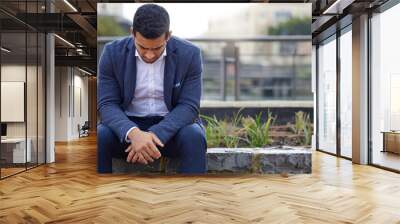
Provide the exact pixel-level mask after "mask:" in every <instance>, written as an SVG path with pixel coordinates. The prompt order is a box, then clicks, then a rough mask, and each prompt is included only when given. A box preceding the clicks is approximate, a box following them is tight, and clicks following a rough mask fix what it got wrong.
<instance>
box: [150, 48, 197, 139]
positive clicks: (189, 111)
mask: <svg viewBox="0 0 400 224" xmlns="http://www.w3.org/2000/svg"><path fill="white" fill-rule="evenodd" d="M189 63H190V65H189V68H188V71H187V74H186V76H185V78H184V80H183V82H182V84H181V85H182V87H181V88H182V89H181V92H180V95H179V98H178V100H177V104H176V106H175V107H174V108H173V109H172V110H171V111H170V112H169V113H168V114H167V115H166V116H165V117H164V119H163V120H162V121H161V122H159V123H158V124H156V125H153V126H151V127H150V128H149V131H151V132H153V133H154V134H156V135H157V137H158V138H159V139H160V140H161V142H162V143H164V144H165V143H166V142H168V140H170V139H171V138H172V137H173V136H174V135H175V134H176V133H177V132H178V130H179V129H181V128H182V127H184V126H187V125H189V124H192V123H194V122H195V120H196V118H197V117H198V116H199V111H200V98H201V92H202V72H203V68H202V60H201V52H200V49H199V48H195V51H194V53H193V54H192V58H191V60H190V61H189Z"/></svg>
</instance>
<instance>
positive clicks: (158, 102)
mask: <svg viewBox="0 0 400 224" xmlns="http://www.w3.org/2000/svg"><path fill="white" fill-rule="evenodd" d="M135 56H136V87H135V93H134V94H135V95H134V97H133V99H132V102H131V104H130V105H129V106H128V108H127V109H126V110H125V114H126V115H128V116H135V117H146V116H165V115H166V114H167V113H168V112H169V111H168V108H167V105H166V104H165V102H164V68H165V57H166V56H167V51H166V49H165V50H164V52H163V53H162V55H161V56H160V57H159V58H158V59H157V60H156V61H155V62H153V63H151V64H149V63H146V62H145V61H143V59H142V58H141V57H140V55H139V52H138V51H137V50H136V52H135ZM134 128H135V127H133V128H131V129H129V130H128V132H127V133H126V136H125V140H126V141H127V142H129V140H128V138H127V137H128V133H129V132H130V131H131V130H133V129H134Z"/></svg>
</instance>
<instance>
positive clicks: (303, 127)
mask: <svg viewBox="0 0 400 224" xmlns="http://www.w3.org/2000/svg"><path fill="white" fill-rule="evenodd" d="M292 131H293V132H294V133H295V134H298V135H304V137H303V140H302V144H304V145H311V137H312V134H313V126H312V124H311V121H310V115H309V114H307V113H304V112H303V111H298V112H296V114H295V124H294V126H293V127H292Z"/></svg>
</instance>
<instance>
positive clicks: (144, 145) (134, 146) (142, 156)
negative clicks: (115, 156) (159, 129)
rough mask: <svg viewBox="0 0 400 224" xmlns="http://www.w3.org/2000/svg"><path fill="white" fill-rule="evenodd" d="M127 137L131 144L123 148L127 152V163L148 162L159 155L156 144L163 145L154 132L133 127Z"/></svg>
mask: <svg viewBox="0 0 400 224" xmlns="http://www.w3.org/2000/svg"><path fill="white" fill-rule="evenodd" d="M128 138H129V140H130V141H131V144H130V145H129V147H128V148H127V149H126V150H125V152H129V154H128V156H127V158H126V161H127V162H128V163H129V162H131V163H135V162H139V163H142V164H148V163H149V162H154V160H155V159H158V158H160V157H161V153H160V151H159V150H158V148H157V146H161V147H164V145H163V144H162V142H161V141H160V139H158V137H157V136H156V135H155V134H154V133H152V132H145V131H142V130H140V129H139V128H135V129H133V130H132V131H131V132H130V133H129V134H128Z"/></svg>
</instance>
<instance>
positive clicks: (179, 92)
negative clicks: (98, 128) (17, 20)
mask: <svg viewBox="0 0 400 224" xmlns="http://www.w3.org/2000/svg"><path fill="white" fill-rule="evenodd" d="M135 50H136V49H135V45H134V40H133V37H132V36H129V37H126V38H124V39H121V40H115V41H112V42H110V43H107V44H106V45H105V46H104V49H103V53H102V55H101V57H100V61H99V67H98V77H97V82H98V83H97V109H98V111H99V113H100V117H101V122H102V123H103V124H105V125H107V126H108V127H110V128H111V129H112V130H113V132H114V133H115V134H116V135H117V136H118V138H119V140H120V141H121V142H124V141H125V135H126V133H127V131H128V130H129V129H130V128H132V127H136V126H137V125H136V124H135V123H134V122H132V121H131V120H130V119H129V118H128V117H127V115H126V114H125V112H124V111H125V110H126V108H127V106H128V105H129V104H130V103H131V101H132V98H133V97H134V92H135V86H136V83H135V82H136V57H135ZM202 71H203V68H202V61H201V52H200V49H199V48H198V47H196V46H195V45H193V44H192V43H190V42H188V41H185V40H183V39H179V38H177V37H171V38H170V40H169V41H168V43H167V56H166V59H165V70H164V101H165V104H166V106H167V108H168V110H169V113H168V114H167V115H166V116H165V117H164V119H163V120H162V121H161V122H160V123H158V124H156V125H153V126H152V127H150V129H149V131H152V132H153V133H154V134H156V135H157V137H158V138H159V139H160V140H161V142H162V143H164V144H165V143H166V142H167V141H168V140H169V139H170V138H172V137H173V136H174V135H175V134H176V133H177V131H178V130H179V129H180V128H182V127H184V126H187V125H189V124H192V123H194V122H196V121H198V120H199V119H198V117H199V108H200V97H201V92H202Z"/></svg>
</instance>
